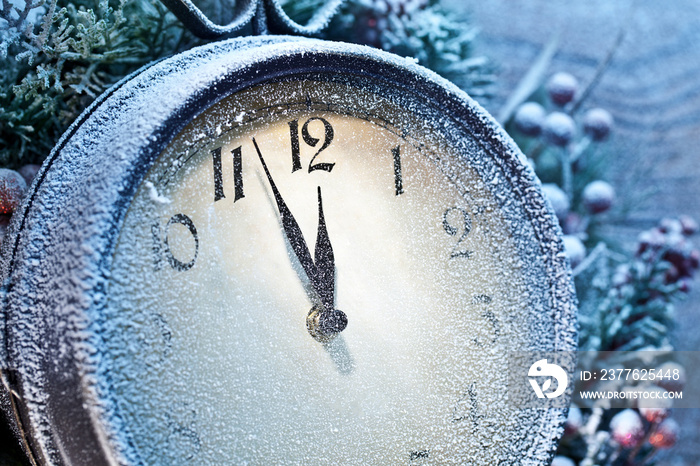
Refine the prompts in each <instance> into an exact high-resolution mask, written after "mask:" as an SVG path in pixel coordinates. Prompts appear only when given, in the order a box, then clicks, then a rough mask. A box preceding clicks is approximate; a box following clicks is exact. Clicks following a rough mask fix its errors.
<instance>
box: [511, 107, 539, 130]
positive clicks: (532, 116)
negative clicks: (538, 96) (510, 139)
mask: <svg viewBox="0 0 700 466" xmlns="http://www.w3.org/2000/svg"><path fill="white" fill-rule="evenodd" d="M544 117H545V110H544V107H542V105H540V104H538V103H537V102H525V103H524V104H522V105H521V106H520V107H518V111H517V112H515V117H514V118H513V122H514V123H515V126H516V128H518V129H519V130H520V131H521V132H522V133H523V134H526V135H527V136H539V134H540V133H541V132H542V124H543V123H544Z"/></svg>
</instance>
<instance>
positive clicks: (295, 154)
mask: <svg viewBox="0 0 700 466" xmlns="http://www.w3.org/2000/svg"><path fill="white" fill-rule="evenodd" d="M313 121H320V122H321V123H323V129H324V139H323V144H321V148H320V149H319V150H318V151H316V153H315V154H314V156H313V157H311V161H310V162H309V173H311V172H312V171H316V170H323V171H326V172H329V173H330V171H331V170H333V167H334V166H335V163H326V162H319V163H314V160H316V157H318V155H319V154H320V153H321V152H323V151H324V150H326V148H327V147H328V146H330V145H331V142H332V141H333V136H334V132H333V126H331V124H330V123H329V122H328V121H327V120H325V119H324V118H321V117H312V118H309V119H308V120H306V123H304V125H303V126H302V127H301V137H302V139H303V140H304V142H305V143H306V144H307V145H309V146H311V147H316V144H318V143H319V141H320V139H319V138H315V137H313V136H311V133H309V124H310V123H311V122H313ZM287 124H288V125H289V138H290V140H291V143H292V173H294V172H295V171H297V170H301V148H300V145H299V120H292V121H290V122H288V123H287Z"/></svg>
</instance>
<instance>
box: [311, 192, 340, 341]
mask: <svg viewBox="0 0 700 466" xmlns="http://www.w3.org/2000/svg"><path fill="white" fill-rule="evenodd" d="M314 260H315V264H316V271H317V273H318V283H319V288H318V289H317V292H318V294H319V296H320V298H321V302H322V303H323V305H324V307H325V312H324V311H321V312H318V311H316V310H314V309H311V312H309V315H308V316H307V317H306V327H307V328H308V329H309V333H311V335H313V336H314V338H316V339H317V340H320V341H323V340H324V335H325V336H334V335H335V334H337V333H338V332H342V331H343V330H344V329H345V327H347V325H348V317H347V316H346V315H345V313H344V312H343V311H341V310H340V309H336V308H335V305H334V304H335V297H334V296H335V256H334V255H333V246H331V240H330V238H329V237H328V229H327V228H326V218H325V217H324V215H323V199H322V197H321V187H320V186H319V187H318V232H317V234H316V250H315V251H314Z"/></svg>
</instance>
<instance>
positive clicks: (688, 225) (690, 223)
mask: <svg viewBox="0 0 700 466" xmlns="http://www.w3.org/2000/svg"><path fill="white" fill-rule="evenodd" d="M678 221H680V222H681V228H682V233H683V234H684V235H686V236H691V235H694V234H695V233H696V232H697V231H698V223H697V222H696V221H695V220H694V219H693V218H692V217H691V216H689V215H681V216H680V217H678Z"/></svg>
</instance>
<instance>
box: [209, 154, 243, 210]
mask: <svg viewBox="0 0 700 466" xmlns="http://www.w3.org/2000/svg"><path fill="white" fill-rule="evenodd" d="M231 154H232V155H233V186H234V193H235V194H234V198H233V202H236V201H237V200H239V199H241V198H244V197H245V194H243V161H242V160H241V146H238V147H236V148H235V149H233V150H232V151H231ZM211 156H212V159H213V163H214V202H216V201H219V200H221V199H223V198H225V197H226V195H225V194H224V175H223V173H222V168H221V165H222V164H221V147H217V148H216V149H212V151H211Z"/></svg>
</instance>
